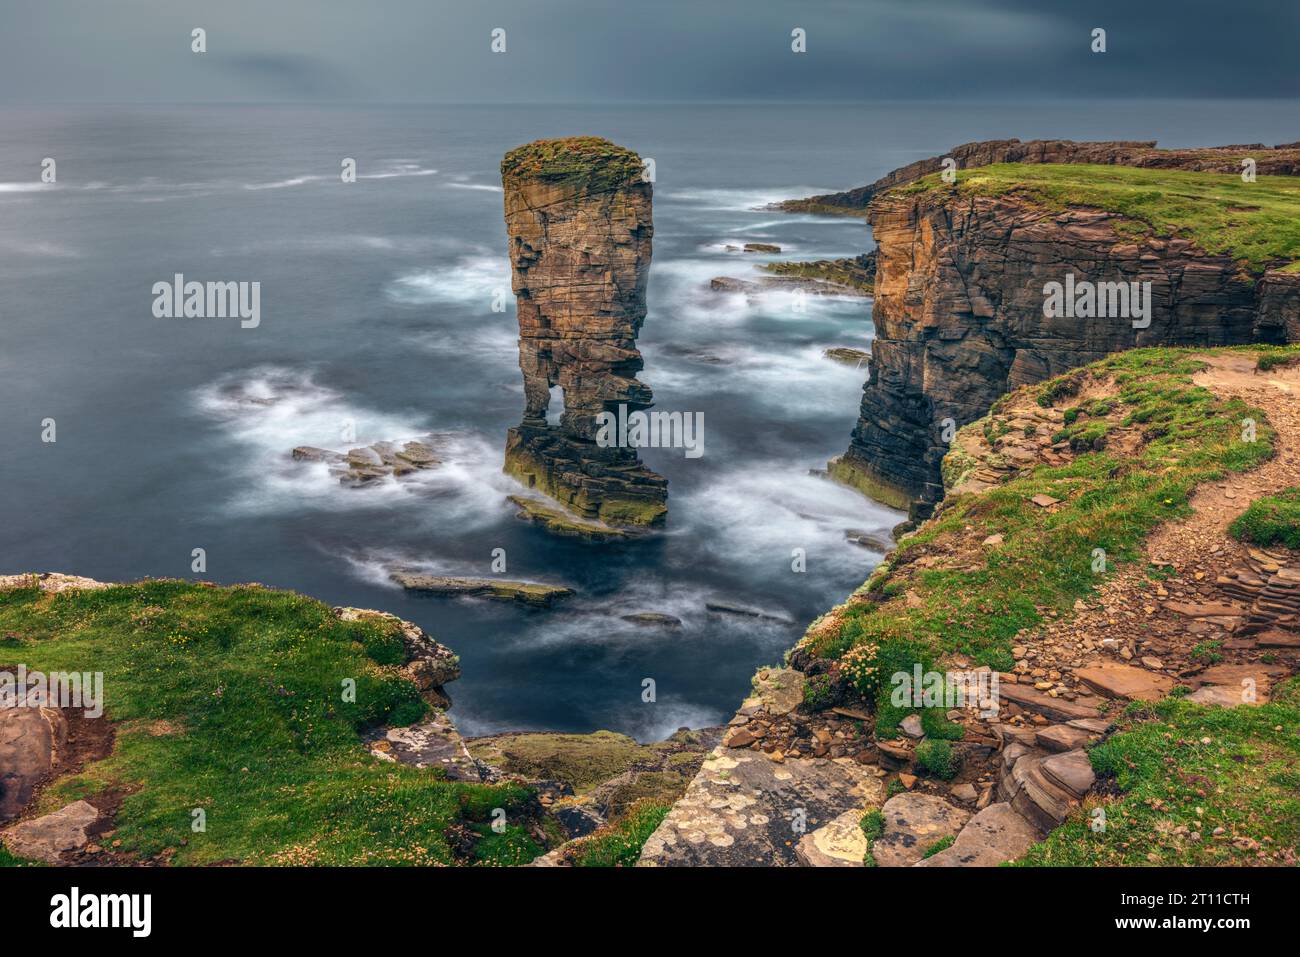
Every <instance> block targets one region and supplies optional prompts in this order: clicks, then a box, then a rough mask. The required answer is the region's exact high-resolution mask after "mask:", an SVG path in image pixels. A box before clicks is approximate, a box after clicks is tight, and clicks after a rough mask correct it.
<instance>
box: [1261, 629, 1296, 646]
mask: <svg viewBox="0 0 1300 957" xmlns="http://www.w3.org/2000/svg"><path fill="white" fill-rule="evenodd" d="M1256 643H1257V644H1258V645H1259V647H1261V648H1300V634H1297V633H1296V632H1287V631H1282V630H1280V629H1277V628H1270V629H1269V630H1268V631H1264V632H1261V633H1260V634H1259V637H1258V640H1257V642H1256Z"/></svg>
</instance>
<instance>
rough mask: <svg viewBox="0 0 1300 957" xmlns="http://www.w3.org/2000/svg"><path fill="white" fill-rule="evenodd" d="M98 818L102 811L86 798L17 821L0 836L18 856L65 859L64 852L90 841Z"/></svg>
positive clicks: (57, 861) (52, 860)
mask: <svg viewBox="0 0 1300 957" xmlns="http://www.w3.org/2000/svg"><path fill="white" fill-rule="evenodd" d="M98 819H99V811H98V810H97V809H96V808H95V806H94V805H93V804H90V803H89V802H87V801H76V802H75V803H73V804H69V805H67V806H66V807H63V808H60V809H59V810H57V811H55V812H53V813H52V814H46V815H44V816H43V817H38V818H33V819H32V820H30V821H23V822H21V823H20V824H15V825H14V826H13V827H11V828H9V829H8V830H7V831H4V832H0V840H3V841H4V844H5V847H7V848H8V849H9V850H10V851H12V852H13V853H14V854H16V855H18V856H19V857H25V858H28V859H30V860H35V861H44V862H45V863H46V864H61V863H63V855H64V854H65V853H67V852H69V851H79V850H81V849H82V848H83V847H85V846H86V845H87V844H88V843H89V842H90V836H89V834H88V833H87V832H88V830H89V828H90V826H91V825H92V824H94V823H95V821H97V820H98Z"/></svg>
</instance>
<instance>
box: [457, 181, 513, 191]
mask: <svg viewBox="0 0 1300 957" xmlns="http://www.w3.org/2000/svg"><path fill="white" fill-rule="evenodd" d="M446 185H447V186H448V187H449V188H451V189H473V190H479V191H481V192H485V193H504V192H505V190H504V189H502V188H501V187H500V186H489V185H488V184H486V183H447V184H446Z"/></svg>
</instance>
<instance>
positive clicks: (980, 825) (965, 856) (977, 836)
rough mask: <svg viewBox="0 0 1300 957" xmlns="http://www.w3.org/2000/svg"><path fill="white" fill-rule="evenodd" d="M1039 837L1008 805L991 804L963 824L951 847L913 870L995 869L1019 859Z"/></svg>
mask: <svg viewBox="0 0 1300 957" xmlns="http://www.w3.org/2000/svg"><path fill="white" fill-rule="evenodd" d="M1040 837H1041V835H1040V833H1039V831H1038V829H1037V828H1035V827H1034V826H1033V825H1032V824H1030V823H1029V822H1028V821H1026V820H1025V819H1024V818H1023V817H1021V816H1020V815H1019V814H1017V813H1016V812H1015V810H1014V809H1013V808H1012V807H1011V805H1010V804H1007V803H1005V802H1000V803H998V804H990V805H989V806H988V807H986V808H984V809H983V810H982V811H980V812H979V813H978V814H976V815H975V816H974V817H973V818H971V819H970V820H969V821H968V822H967V823H966V826H965V827H963V828H962V829H961V833H960V834H958V835H957V839H956V840H955V841H953V843H952V846H951V847H947V848H945V849H944V850H942V851H940V852H939V853H938V854H935V855H933V856H932V857H928V858H925V859H923V860H920V861H917V862H916V863H915V864H914V865H912V866H913V867H997V866H998V865H999V864H1002V863H1003V862H1005V861H1014V860H1015V859H1016V858H1018V857H1020V856H1021V855H1022V854H1024V853H1025V851H1027V850H1029V848H1030V847H1031V846H1032V845H1033V844H1034V843H1035V842H1037V841H1038V840H1039V839H1040Z"/></svg>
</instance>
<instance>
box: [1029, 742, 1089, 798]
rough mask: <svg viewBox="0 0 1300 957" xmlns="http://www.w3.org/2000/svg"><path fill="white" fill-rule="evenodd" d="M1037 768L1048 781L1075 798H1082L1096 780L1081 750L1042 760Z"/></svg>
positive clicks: (1085, 754) (1084, 752)
mask: <svg viewBox="0 0 1300 957" xmlns="http://www.w3.org/2000/svg"><path fill="white" fill-rule="evenodd" d="M1038 766H1039V768H1040V769H1041V770H1042V772H1043V774H1044V775H1045V776H1046V777H1047V779H1048V780H1049V781H1051V782H1052V783H1053V784H1056V785H1059V786H1060V787H1062V788H1064V789H1065V790H1066V791H1069V792H1070V793H1071V794H1073V795H1074V796H1075V797H1076V798H1082V797H1083V796H1084V795H1085V794H1087V793H1088V791H1089V789H1091V788H1092V784H1093V782H1094V781H1095V780H1096V779H1097V776H1096V774H1095V773H1094V772H1093V770H1092V762H1091V761H1089V760H1088V753H1087V752H1086V751H1084V750H1083V749H1079V750H1077V751H1067V752H1066V753H1065V754H1054V755H1052V756H1051V757H1050V758H1043V760H1042V761H1041V762H1040V763H1039V765H1038Z"/></svg>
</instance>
